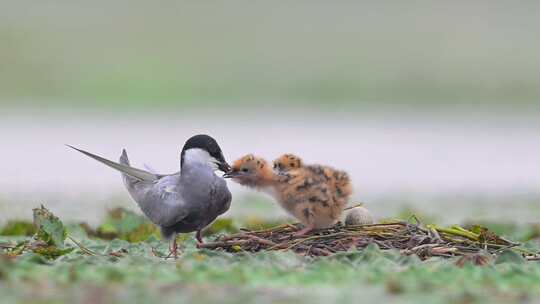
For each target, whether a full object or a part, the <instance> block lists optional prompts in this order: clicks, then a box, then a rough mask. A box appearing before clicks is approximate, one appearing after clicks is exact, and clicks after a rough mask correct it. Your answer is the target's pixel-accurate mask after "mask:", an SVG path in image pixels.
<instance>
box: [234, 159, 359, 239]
mask: <svg viewBox="0 0 540 304" xmlns="http://www.w3.org/2000/svg"><path fill="white" fill-rule="evenodd" d="M279 162H281V163H279ZM291 164H292V165H291ZM274 168H275V170H272V169H271V168H270V166H269V165H268V164H267V162H266V161H265V160H264V159H262V158H260V157H255V156H253V155H251V154H250V155H246V156H244V157H242V158H240V159H239V160H237V161H236V162H235V163H234V164H233V167H232V171H231V173H229V174H228V176H229V177H232V178H233V179H234V181H236V182H238V183H240V184H242V185H245V186H249V187H253V188H258V189H260V190H262V191H265V192H267V193H269V194H270V195H272V196H273V197H274V198H275V199H276V200H277V201H278V202H279V203H280V205H281V206H282V207H283V208H284V209H285V210H286V211H288V212H289V213H290V214H291V215H293V216H294V217H296V218H297V219H298V220H299V221H300V222H301V223H303V224H304V225H305V226H306V228H307V229H308V230H307V231H309V230H310V229H313V228H327V227H330V226H332V225H334V224H335V223H336V222H337V221H338V220H339V219H340V216H341V213H342V212H343V208H344V207H345V205H346V204H347V202H348V198H349V196H350V194H351V192H352V188H351V186H350V181H349V178H348V176H347V174H346V173H345V172H342V171H338V170H335V169H332V168H330V167H326V166H319V165H309V166H305V165H303V163H302V160H301V159H300V158H299V157H297V156H294V155H291V154H288V155H284V156H282V157H280V158H279V159H278V160H276V162H274Z"/></svg>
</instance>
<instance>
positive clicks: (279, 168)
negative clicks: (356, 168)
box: [274, 153, 352, 205]
mask: <svg viewBox="0 0 540 304" xmlns="http://www.w3.org/2000/svg"><path fill="white" fill-rule="evenodd" d="M300 168H305V169H308V170H310V171H312V172H313V173H314V174H317V175H321V174H323V175H324V177H325V179H326V181H327V183H328V185H329V186H330V187H331V190H332V193H335V194H336V199H341V200H345V205H346V204H347V201H348V199H349V197H350V195H351V194H352V185H351V181H350V178H349V175H348V174H347V173H346V172H344V171H340V170H336V169H334V168H332V167H329V166H321V165H304V161H303V160H302V158H300V157H299V156H297V155H294V154H290V153H288V154H283V155H281V156H280V157H278V158H277V159H275V160H274V171H275V172H276V173H278V174H284V173H286V172H289V171H291V170H295V169H300Z"/></svg>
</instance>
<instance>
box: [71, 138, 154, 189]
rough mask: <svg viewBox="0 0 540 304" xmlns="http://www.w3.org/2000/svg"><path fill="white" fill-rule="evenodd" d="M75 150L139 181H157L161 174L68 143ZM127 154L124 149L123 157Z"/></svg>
mask: <svg viewBox="0 0 540 304" xmlns="http://www.w3.org/2000/svg"><path fill="white" fill-rule="evenodd" d="M66 146H68V147H70V148H72V149H74V150H77V151H79V152H81V153H82V154H84V155H86V156H88V157H90V158H93V159H95V160H97V161H98V162H100V163H103V164H105V165H107V166H109V167H111V168H113V169H116V170H118V171H120V172H122V173H123V174H127V175H129V176H130V177H132V178H135V179H137V180H139V181H147V182H153V181H156V180H158V179H159V175H157V174H154V173H150V172H148V171H144V170H141V169H137V168H133V167H131V166H130V165H129V162H127V164H122V163H120V164H119V163H117V162H113V161H111V160H108V159H106V158H103V157H101V156H99V155H95V154H92V153H90V152H87V151H84V150H81V149H78V148H75V147H73V146H70V145H66ZM124 155H125V158H126V159H127V154H126V150H123V152H122V157H124Z"/></svg>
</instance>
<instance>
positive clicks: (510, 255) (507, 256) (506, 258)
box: [495, 250, 526, 264]
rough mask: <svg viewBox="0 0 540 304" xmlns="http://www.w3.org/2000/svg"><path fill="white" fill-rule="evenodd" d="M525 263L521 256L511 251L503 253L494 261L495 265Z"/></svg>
mask: <svg viewBox="0 0 540 304" xmlns="http://www.w3.org/2000/svg"><path fill="white" fill-rule="evenodd" d="M525 262H526V261H525V259H524V258H523V256H521V254H519V253H517V252H515V251H513V250H505V251H503V252H502V253H501V254H500V255H499V256H498V257H497V259H496V260H495V264H501V263H512V264H523V263H525Z"/></svg>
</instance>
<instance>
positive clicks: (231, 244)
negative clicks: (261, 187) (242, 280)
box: [202, 221, 536, 260]
mask: <svg viewBox="0 0 540 304" xmlns="http://www.w3.org/2000/svg"><path fill="white" fill-rule="evenodd" d="M300 228H301V227H300V224H295V225H291V224H286V225H282V226H278V227H275V228H271V229H265V230H259V231H246V230H244V231H242V232H241V233H237V234H233V235H222V236H219V237H218V238H217V239H216V240H215V241H214V242H211V243H206V244H203V245H202V247H203V248H207V249H212V250H224V251H228V252H259V251H271V250H293V251H294V252H296V253H298V254H301V255H305V256H329V255H333V254H335V253H338V252H345V251H349V250H354V249H357V250H362V249H363V248H365V247H366V246H368V245H369V244H377V245H378V246H379V247H380V248H381V249H383V250H385V249H397V250H399V251H400V252H401V253H402V254H405V255H412V254H415V255H417V256H418V257H420V258H421V259H427V258H429V257H432V256H440V257H454V256H467V255H471V254H476V253H485V252H488V253H490V254H492V255H497V254H498V253H500V252H502V251H504V250H516V251H518V252H519V253H521V254H523V256H525V257H527V258H529V259H531V260H532V259H534V258H535V257H536V255H535V254H534V253H532V252H527V251H526V250H522V249H520V248H518V247H517V246H519V244H518V243H514V242H511V241H508V240H505V239H503V238H501V237H499V236H497V235H495V234H494V233H492V232H490V231H489V230H487V229H485V228H482V227H478V229H476V232H475V230H466V229H464V228H461V227H459V226H452V227H451V228H441V227H437V226H434V225H427V226H423V225H421V224H420V223H416V224H412V223H408V222H397V221H396V222H391V223H384V224H373V225H361V226H343V225H341V224H338V225H336V226H335V227H332V228H328V229H323V230H318V231H316V232H314V233H312V234H310V235H306V236H295V233H296V232H297V231H298V230H299V229H300Z"/></svg>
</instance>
